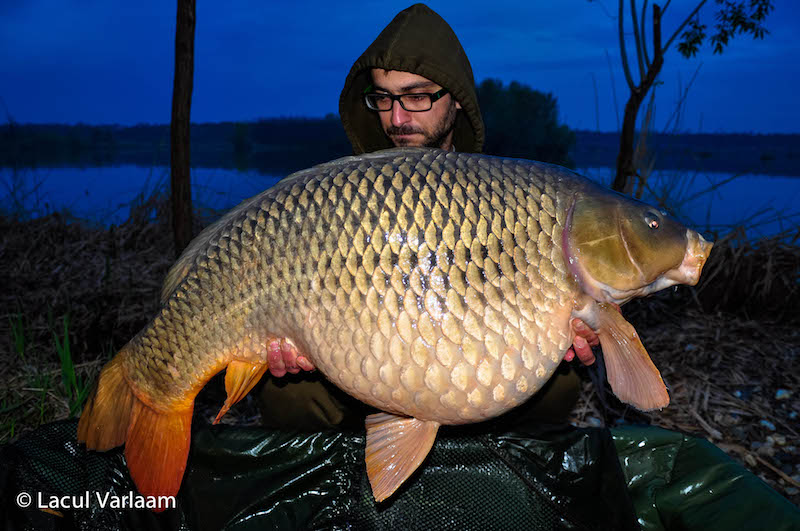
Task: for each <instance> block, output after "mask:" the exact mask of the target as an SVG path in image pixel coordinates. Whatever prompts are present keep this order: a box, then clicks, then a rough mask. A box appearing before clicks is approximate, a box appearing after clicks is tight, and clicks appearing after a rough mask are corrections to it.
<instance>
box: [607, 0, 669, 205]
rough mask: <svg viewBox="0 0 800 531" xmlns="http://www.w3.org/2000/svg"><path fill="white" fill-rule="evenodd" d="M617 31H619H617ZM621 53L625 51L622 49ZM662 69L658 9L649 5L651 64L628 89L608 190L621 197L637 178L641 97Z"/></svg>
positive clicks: (656, 6)
mask: <svg viewBox="0 0 800 531" xmlns="http://www.w3.org/2000/svg"><path fill="white" fill-rule="evenodd" d="M620 31H621V30H620ZM620 37H622V34H621V33H620ZM622 53H623V54H624V53H625V51H624V50H622ZM662 66H664V51H663V49H662V48H661V9H660V8H659V6H658V5H655V4H654V5H653V62H652V63H651V64H650V66H649V68H647V73H646V74H645V75H644V78H643V79H642V81H641V83H639V86H637V87H636V88H634V89H633V90H631V95H630V97H629V98H628V102H627V103H626V104H625V116H624V118H623V120H622V132H621V134H620V137H619V153H618V154H617V174H616V176H615V177H614V183H613V184H612V186H611V187H612V188H613V189H614V190H616V191H618V192H622V193H624V194H630V193H631V191H632V190H633V181H634V178H635V177H636V176H637V175H638V172H637V170H636V165H635V164H634V162H633V155H634V153H635V149H634V147H635V146H634V142H635V141H636V118H637V116H638V115H639V107H641V105H642V102H643V101H644V98H645V97H646V96H647V93H648V92H649V91H650V89H651V88H652V86H653V84H654V83H655V82H656V79H657V78H658V74H659V73H661V67H662Z"/></svg>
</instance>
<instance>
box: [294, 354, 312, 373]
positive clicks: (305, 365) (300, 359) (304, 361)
mask: <svg viewBox="0 0 800 531" xmlns="http://www.w3.org/2000/svg"><path fill="white" fill-rule="evenodd" d="M297 366H298V367H300V368H301V369H303V370H304V371H313V370H314V369H316V367H314V364H313V363H311V360H309V359H308V358H306V357H305V356H297Z"/></svg>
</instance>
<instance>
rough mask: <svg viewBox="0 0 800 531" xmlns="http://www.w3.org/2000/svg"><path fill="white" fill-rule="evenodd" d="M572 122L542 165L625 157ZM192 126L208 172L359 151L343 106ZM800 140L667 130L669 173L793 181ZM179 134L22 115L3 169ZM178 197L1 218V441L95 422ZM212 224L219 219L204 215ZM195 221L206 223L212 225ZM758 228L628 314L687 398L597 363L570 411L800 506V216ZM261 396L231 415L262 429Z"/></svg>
mask: <svg viewBox="0 0 800 531" xmlns="http://www.w3.org/2000/svg"><path fill="white" fill-rule="evenodd" d="M559 132H560V133H564V135H563V138H562V139H561V141H560V145H559V146H557V147H553V146H551V147H549V148H548V149H547V150H544V151H540V152H538V153H540V154H539V155H536V154H532V155H530V158H536V159H538V160H543V159H544V160H546V159H547V158H548V157H550V160H549V161H550V162H554V163H559V164H563V165H570V166H572V167H578V168H581V167H601V166H605V167H608V166H612V167H613V166H614V157H615V156H616V150H617V148H618V146H617V142H618V136H617V135H616V134H613V133H591V132H585V131H584V132H582V131H578V132H574V137H571V136H570V135H572V134H573V133H572V132H569V131H566V132H564V131H563V130H561V129H559ZM191 134H192V160H193V164H194V165H196V166H200V167H203V166H206V165H208V167H221V168H237V169H257V170H259V171H264V172H275V173H285V172H289V171H293V170H297V169H300V168H305V167H308V166H311V165H313V164H315V163H319V162H324V161H327V160H330V159H333V158H337V157H340V156H343V155H345V154H349V153H350V147H349V143H348V142H347V139H346V137H345V136H344V133H343V132H342V130H341V125H340V123H339V120H338V117H336V116H333V115H330V116H328V117H326V118H323V119H276V120H263V121H257V122H248V123H233V122H228V123H221V124H196V125H194V126H193V127H192V132H191ZM489 137H490V138H491V132H490V133H489ZM495 138H497V137H495ZM798 140H800V135H667V136H659V135H650V136H649V137H648V149H649V150H651V151H652V152H653V153H655V155H656V157H657V159H656V160H657V166H658V167H659V169H667V168H670V167H671V165H674V166H676V168H675V169H680V168H681V167H683V166H682V165H686V167H687V168H690V169H691V170H693V171H697V170H702V171H726V172H731V171H736V172H752V173H760V174H774V175H787V176H789V175H800V164H798V161H800V142H798ZM168 143H169V129H168V126H166V125H141V126H134V127H122V126H86V125H75V126H65V125H23V124H16V123H10V124H7V125H5V126H0V166H5V167H10V168H12V171H13V169H15V168H16V169H20V168H27V167H48V166H51V167H55V166H68V165H73V166H81V165H85V166H97V165H101V166H102V165H115V164H140V165H142V166H148V167H153V166H158V165H165V166H168V164H169V144H168ZM495 145H497V144H495ZM564 145H568V146H569V149H568V150H565V149H564ZM520 149H524V148H520ZM487 151H488V152H490V153H491V152H492V151H491V149H487ZM706 153H707V155H704V154H706ZM504 154H509V153H504ZM542 154H543V155H542ZM514 155H515V156H524V155H525V152H524V151H523V152H520V151H518V152H516V153H514ZM726 165H730V166H726ZM169 204H170V203H169V198H168V197H165V196H163V195H158V193H157V192H156V193H154V194H153V195H151V196H149V197H148V196H146V195H144V194H142V195H140V197H139V198H138V199H137V200H136V201H135V203H134V204H133V205H132V206H131V209H130V216H129V218H128V219H127V220H126V221H125V222H123V223H121V224H119V225H112V226H110V227H103V226H94V225H91V226H90V225H89V224H87V223H85V222H82V221H80V220H76V219H74V218H72V217H70V216H69V214H65V213H54V214H50V215H47V216H43V217H37V218H33V219H31V218H30V217H29V216H24V215H23V216H15V215H11V214H10V213H7V212H0V284H2V285H3V286H4V288H5V289H4V290H2V291H0V304H2V307H3V308H4V311H3V312H2V313H3V315H2V316H0V337H1V338H3V339H2V343H1V344H0V363H2V364H3V367H4V368H5V376H4V385H3V386H2V387H0V444H3V443H6V442H8V441H10V440H15V439H17V438H18V437H20V436H21V435H22V434H24V433H25V432H27V431H30V430H33V429H35V428H36V427H38V426H40V425H42V424H45V423H48V422H51V421H54V420H59V419H64V418H69V417H75V416H77V415H78V414H79V412H80V410H81V407H82V403H83V400H84V399H85V396H86V394H87V392H88V390H89V389H91V386H92V385H93V384H94V382H95V380H96V378H97V375H98V374H99V372H100V369H101V367H102V366H103V365H104V364H105V363H106V362H107V361H108V360H109V359H110V358H111V357H112V356H113V355H114V354H115V353H116V352H117V351H118V350H119V349H120V348H121V347H122V346H123V345H124V344H125V343H126V342H127V341H128V340H129V339H130V338H131V337H133V336H134V335H135V334H136V333H137V332H138V331H139V330H140V329H141V328H142V327H143V326H145V325H146V324H147V322H148V321H149V320H150V319H151V318H152V317H153V316H154V315H155V314H156V312H157V310H158V307H159V292H160V288H161V283H162V282H163V279H164V276H165V274H166V272H167V270H168V268H169V267H170V265H171V264H172V262H173V258H174V256H175V252H174V246H173V242H172V230H171V219H170V215H171V214H170V208H169ZM194 219H195V220H199V219H204V220H207V219H208V217H207V216H201V213H200V212H199V211H198V212H197V213H196V215H195V217H194ZM195 223H196V226H195V227H194V234H198V233H199V231H200V230H201V229H202V226H201V225H200V224H199V223H200V222H198V221H195ZM745 228H746V227H743V228H739V229H734V230H732V231H730V232H727V233H720V234H715V235H713V236H712V237H714V239H715V240H716V241H715V247H714V250H713V252H712V253H711V257H710V259H709V262H708V263H707V265H706V267H705V270H704V273H703V276H702V278H701V281H700V284H699V285H698V286H696V287H691V288H690V287H680V288H678V289H676V290H665V291H663V292H659V293H658V294H656V295H655V296H653V297H649V298H647V299H639V300H635V301H632V302H631V303H630V304H628V305H626V306H625V308H624V309H623V312H624V314H625V317H626V319H628V320H629V321H630V322H631V323H632V324H633V325H634V327H635V328H636V329H637V331H638V333H639V334H640V336H641V337H642V339H643V342H644V344H645V346H646V347H647V349H648V351H649V352H650V354H651V356H652V358H653V361H654V363H655V365H656V366H657V367H658V368H659V370H660V371H661V373H662V375H663V377H664V380H665V382H666V383H667V385H668V386H669V389H670V394H671V403H670V405H669V406H668V407H667V408H665V409H664V410H662V411H657V412H651V413H640V412H637V411H635V410H632V409H630V408H626V407H625V406H624V405H622V404H621V403H619V402H618V401H617V400H616V398H615V397H613V395H612V394H611V393H610V391H606V392H605V393H604V392H602V391H598V390H597V389H596V388H595V387H594V385H593V384H592V383H591V378H590V376H589V374H588V372H587V369H585V368H582V367H581V368H579V373H580V374H581V377H582V379H583V380H584V386H583V390H582V393H581V397H580V400H579V403H578V405H577V406H576V408H575V409H574V410H573V412H572V414H571V417H570V422H572V423H573V424H575V425H578V426H600V425H604V424H605V425H608V426H614V425H617V424H619V423H649V424H653V425H657V426H661V427H664V428H667V429H672V430H678V431H681V432H684V433H690V434H693V435H697V436H700V437H704V438H707V439H709V440H710V441H711V442H713V443H714V444H716V445H717V446H719V447H720V448H721V449H723V450H724V451H726V452H727V453H728V454H729V455H731V457H733V458H734V459H736V460H737V461H738V462H740V463H742V464H743V465H744V466H746V467H747V468H749V469H750V470H751V471H752V472H754V473H755V474H756V475H758V476H759V477H761V478H762V479H764V480H765V481H766V482H767V483H768V484H769V485H771V486H772V487H773V488H775V489H776V490H777V491H778V492H780V493H781V494H782V495H784V496H785V497H787V498H788V499H789V500H790V501H792V502H793V503H795V504H798V505H800V430H799V429H798V419H797V416H798V412H800V326H798V324H800V306H798V305H797V300H798V298H800V240H798V238H800V233H798V229H797V228H796V227H795V228H793V229H791V230H790V231H788V232H784V233H782V234H778V235H775V236H773V237H770V238H763V239H758V240H754V239H747V238H746V236H745ZM257 393H258V389H255V390H253V391H251V393H250V394H249V395H248V397H247V398H246V399H245V400H243V401H242V402H240V403H239V404H237V405H236V407H234V408H233V409H232V410H231V411H230V412H229V414H228V415H227V416H226V417H225V418H224V419H223V422H225V423H235V424H238V425H257V424H259V423H260V416H259V413H258V409H257V407H256V402H255V399H254V398H253V397H255V396H257ZM224 400H225V390H224V379H223V378H222V377H220V375H218V376H217V377H215V378H214V379H212V381H211V382H210V383H209V385H207V386H206V388H205V389H204V390H203V391H201V393H200V395H199V396H198V398H197V401H196V408H195V416H194V420H193V422H194V423H195V424H196V425H197V424H198V423H199V424H208V423H210V422H211V421H212V420H213V418H214V417H215V415H216V412H217V410H218V409H219V405H220V404H221V403H222V402H223V401H224Z"/></svg>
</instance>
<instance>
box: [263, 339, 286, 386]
mask: <svg viewBox="0 0 800 531" xmlns="http://www.w3.org/2000/svg"><path fill="white" fill-rule="evenodd" d="M267 368H268V370H269V373H270V374H271V375H272V376H275V377H276V378H280V377H282V376H285V375H286V366H285V365H284V363H283V354H281V344H280V343H279V342H277V341H273V342H272V343H270V344H269V346H267Z"/></svg>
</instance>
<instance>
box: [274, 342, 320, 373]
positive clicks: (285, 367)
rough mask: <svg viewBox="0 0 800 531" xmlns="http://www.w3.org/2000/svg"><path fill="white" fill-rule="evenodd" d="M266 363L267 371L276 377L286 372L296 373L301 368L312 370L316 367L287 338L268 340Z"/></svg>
mask: <svg viewBox="0 0 800 531" xmlns="http://www.w3.org/2000/svg"><path fill="white" fill-rule="evenodd" d="M267 364H268V367H269V373H270V374H271V375H272V376H275V377H278V378H280V377H281V376H285V375H286V373H287V372H288V373H290V374H297V373H298V372H300V371H301V370H303V371H313V370H314V369H315V368H316V367H314V364H313V363H311V360H309V359H308V358H306V357H305V356H303V355H301V354H300V353H299V352H298V351H297V347H295V346H294V345H293V344H292V343H291V342H290V341H289V340H287V339H280V340H274V341H270V343H269V346H268V347H267Z"/></svg>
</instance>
